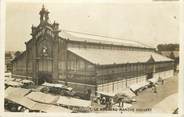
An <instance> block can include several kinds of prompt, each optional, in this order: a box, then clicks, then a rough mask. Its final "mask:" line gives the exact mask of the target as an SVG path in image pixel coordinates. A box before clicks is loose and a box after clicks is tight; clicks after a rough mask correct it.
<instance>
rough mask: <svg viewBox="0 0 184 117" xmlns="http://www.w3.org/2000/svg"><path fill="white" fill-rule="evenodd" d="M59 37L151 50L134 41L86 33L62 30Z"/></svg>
mask: <svg viewBox="0 0 184 117" xmlns="http://www.w3.org/2000/svg"><path fill="white" fill-rule="evenodd" d="M59 35H60V37H62V38H65V39H68V40H71V41H85V42H92V43H102V44H113V45H122V46H132V47H142V48H153V47H148V46H147V45H145V44H142V43H140V42H136V41H130V40H126V39H117V38H112V37H107V36H100V35H93V34H87V33H80V32H73V31H66V30H62V31H61V32H60V33H59Z"/></svg>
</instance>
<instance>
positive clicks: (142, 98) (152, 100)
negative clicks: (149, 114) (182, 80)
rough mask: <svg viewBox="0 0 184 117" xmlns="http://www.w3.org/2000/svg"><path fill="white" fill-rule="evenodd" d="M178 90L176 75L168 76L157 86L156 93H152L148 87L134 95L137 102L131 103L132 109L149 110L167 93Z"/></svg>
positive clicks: (170, 93) (167, 94)
mask: <svg viewBox="0 0 184 117" xmlns="http://www.w3.org/2000/svg"><path fill="white" fill-rule="evenodd" d="M177 92H178V76H174V77H172V78H168V79H166V80H165V82H164V84H163V85H162V84H159V85H158V86H157V93H154V92H153V90H152V88H148V89H146V90H144V91H143V92H141V93H139V95H138V96H136V97H135V98H136V100H137V102H136V103H134V104H133V105H132V107H131V108H134V109H144V110H149V111H151V108H152V107H153V106H154V105H156V104H158V103H159V102H160V101H162V100H163V99H164V98H166V97H167V96H169V95H172V94H174V93H177Z"/></svg>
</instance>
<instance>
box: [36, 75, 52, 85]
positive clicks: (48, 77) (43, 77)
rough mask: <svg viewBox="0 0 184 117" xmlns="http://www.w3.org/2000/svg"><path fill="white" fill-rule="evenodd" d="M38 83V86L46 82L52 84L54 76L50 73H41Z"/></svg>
mask: <svg viewBox="0 0 184 117" xmlns="http://www.w3.org/2000/svg"><path fill="white" fill-rule="evenodd" d="M37 82H38V85H41V84H43V83H44V82H49V83H52V74H51V73H48V72H39V73H38V81H37Z"/></svg>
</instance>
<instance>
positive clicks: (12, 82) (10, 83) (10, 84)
mask: <svg viewBox="0 0 184 117" xmlns="http://www.w3.org/2000/svg"><path fill="white" fill-rule="evenodd" d="M5 84H6V85H9V86H14V87H20V86H22V85H23V84H22V83H21V82H16V81H5Z"/></svg>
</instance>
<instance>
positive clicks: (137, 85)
mask: <svg viewBox="0 0 184 117" xmlns="http://www.w3.org/2000/svg"><path fill="white" fill-rule="evenodd" d="M147 85H149V82H147V81H144V82H140V83H136V84H133V85H131V86H129V88H130V89H131V90H133V91H136V90H138V89H140V88H143V87H145V86H147Z"/></svg>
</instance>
